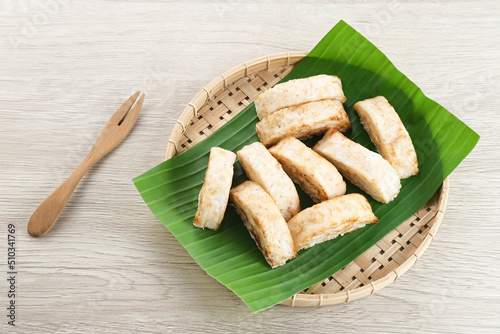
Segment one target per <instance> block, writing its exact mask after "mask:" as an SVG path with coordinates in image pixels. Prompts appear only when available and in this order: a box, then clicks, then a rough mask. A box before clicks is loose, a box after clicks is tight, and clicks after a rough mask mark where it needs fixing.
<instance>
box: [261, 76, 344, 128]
mask: <svg viewBox="0 0 500 334" xmlns="http://www.w3.org/2000/svg"><path fill="white" fill-rule="evenodd" d="M326 99H337V100H339V101H340V102H341V103H344V102H345V101H346V97H345V96H344V92H343V91H342V82H341V80H340V78H339V77H337V76H334V75H326V74H320V75H316V76H312V77H308V78H303V79H295V80H290V81H287V82H284V83H281V84H277V85H276V86H274V87H273V88H271V89H268V90H266V91H265V92H263V93H262V94H260V95H259V96H257V97H256V98H255V100H254V102H255V109H256V111H257V116H258V117H259V119H263V118H264V117H266V116H267V115H269V114H271V113H273V112H275V111H277V110H279V109H282V108H287V107H290V106H295V105H299V104H303V103H307V102H313V101H320V100H326Z"/></svg>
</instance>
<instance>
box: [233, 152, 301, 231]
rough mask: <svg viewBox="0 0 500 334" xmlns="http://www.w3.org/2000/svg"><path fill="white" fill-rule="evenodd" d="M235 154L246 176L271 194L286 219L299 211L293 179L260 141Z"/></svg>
mask: <svg viewBox="0 0 500 334" xmlns="http://www.w3.org/2000/svg"><path fill="white" fill-rule="evenodd" d="M237 154H238V158H239V160H240V164H241V166H242V167H243V169H244V170H245V173H246V174H247V176H248V178H249V179H250V180H252V181H254V182H257V183H258V184H260V185H261V186H262V187H263V188H264V189H265V190H266V191H267V192H268V193H269V195H271V197H272V199H273V200H274V202H275V203H276V206H277V207H278V209H279V211H280V212H281V215H282V216H283V218H285V220H286V221H288V220H289V219H290V218H292V217H293V216H295V215H296V214H297V213H298V212H299V211H300V200H299V195H298V193H297V189H296V188H295V186H294V184H293V181H292V180H291V179H290V177H289V176H288V175H287V174H286V173H285V171H284V170H283V167H281V165H280V163H279V162H278V161H277V160H276V159H275V158H274V157H273V156H272V155H271V153H269V151H268V150H267V149H266V148H265V147H264V145H262V143H259V142H255V143H252V144H250V145H247V146H245V147H243V148H242V149H241V150H239V151H238V152H237Z"/></svg>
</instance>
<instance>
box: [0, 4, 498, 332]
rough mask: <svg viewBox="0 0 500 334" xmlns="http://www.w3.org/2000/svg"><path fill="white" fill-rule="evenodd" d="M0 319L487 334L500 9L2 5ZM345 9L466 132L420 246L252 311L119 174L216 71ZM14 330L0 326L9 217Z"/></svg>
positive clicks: (162, 143)
mask: <svg viewBox="0 0 500 334" xmlns="http://www.w3.org/2000/svg"><path fill="white" fill-rule="evenodd" d="M0 6H1V9H0V59H1V61H0V117H1V121H0V173H1V174H0V226H2V227H1V229H2V230H0V258H1V259H2V261H0V319H2V320H1V321H0V323H1V324H0V332H3V333H6V332H9V333H10V332H13V333H14V332H18V333H80V332H81V333H137V332H140V333H156V332H158V333H159V332H161V333H165V332H172V333H183V332H188V331H190V332H208V333H220V332H242V333H247V332H265V333H271V332H273V333H292V332H302V331H303V332H309V333H326V332H333V331H335V332H353V333H354V332H356V333H357V332H368V333H373V332H385V333H401V332H407V333H416V332H421V331H427V332H434V333H472V332H497V333H498V332H499V331H500V320H499V317H498V311H499V310H500V290H499V288H498V286H499V283H498V282H499V281H500V266H499V265H498V256H499V255H498V254H500V243H499V242H498V240H499V238H500V222H499V218H498V217H499V216H500V212H499V206H500V205H499V204H500V203H499V200H500V195H499V191H498V189H499V188H500V167H499V166H500V153H499V150H498V145H499V143H500V129H499V126H498V124H499V123H500V112H499V110H500V103H499V99H498V97H497V96H496V95H498V91H499V90H500V70H499V65H498V60H499V59H500V4H499V3H498V1H475V2H457V3H451V2H447V3H440V2H437V1H422V2H418V3H414V2H413V1H411V2H408V3H399V2H394V1H392V2H390V3H389V4H387V3H383V2H373V3H372V2H367V1H361V2H360V3H357V4H350V3H349V2H348V1H345V2H342V3H337V4H327V3H316V4H301V3H299V2H296V1H294V2H290V3H279V4H278V3H276V4H271V3H253V2H246V3H226V2H217V3H212V4H211V3H203V2H202V3H200V2H198V3H191V2H167V3H157V2H153V1H133V2H129V1H126V2H125V1H124V2H119V1H85V2H76V1H63V0H43V1H40V2H34V1H33V2H32V1H29V2H28V1H14V0H4V1H1V2H0ZM339 19H344V20H345V21H347V22H348V23H349V24H351V25H352V26H353V27H354V28H356V29H357V30H358V31H359V32H361V33H362V34H364V35H365V36H366V37H367V38H368V39H370V40H371V41H372V42H373V43H374V44H375V45H377V46H378V47H379V48H380V49H381V50H382V51H383V52H385V53H386V54H387V55H388V57H389V58H390V59H391V60H392V61H393V62H394V63H395V64H396V66H397V67H398V68H399V69H400V70H401V71H402V72H403V73H405V74H406V75H408V76H409V77H410V78H411V79H412V80H413V81H414V82H415V83H416V84H417V85H418V86H420V87H421V88H422V89H423V91H424V92H425V93H426V94H427V95H428V96H429V97H431V98H432V99H435V100H436V101H438V102H439V103H441V104H442V105H443V106H444V107H446V108H447V109H449V110H450V111H451V112H453V113H454V114H455V115H456V116H457V117H459V118H460V119H462V120H463V121H464V122H465V123H466V124H468V125H469V126H471V127H472V128H473V129H474V130H475V131H476V132H478V133H479V134H480V135H481V140H480V142H479V144H478V145H477V147H476V148H475V150H474V151H473V152H472V154H470V156H469V157H468V158H467V159H465V161H464V162H463V163H462V164H461V165H460V166H459V167H458V168H457V169H456V170H455V171H454V172H453V174H452V175H451V184H450V186H451V189H450V195H449V202H448V209H447V212H446V215H445V218H444V221H443V223H442V225H441V227H440V229H439V231H438V234H437V236H436V239H435V241H434V242H433V244H432V245H431V246H430V247H429V249H428V250H427V251H426V253H425V254H424V256H423V257H422V258H421V260H420V261H419V262H418V263H417V264H416V265H415V266H414V267H413V268H412V269H410V271H409V272H408V273H406V274H405V275H404V276H403V277H401V278H400V279H399V280H398V281H396V282H395V283H393V284H391V285H390V286H389V287H387V288H385V289H383V290H382V291H380V292H378V293H377V294H376V295H374V296H370V297H367V298H365V299H362V300H359V301H355V302H352V303H348V304H344V305H338V306H330V307H321V308H291V307H286V306H275V307H273V308H271V309H268V310H266V311H264V312H261V313H259V314H256V315H254V314H252V313H251V312H250V310H249V309H248V308H247V307H246V306H245V305H244V304H243V302H241V301H240V300H239V299H238V298H237V297H236V296H235V295H234V294H233V293H232V292H230V291H229V290H228V289H226V288H225V287H224V286H222V285H221V284H219V283H218V282H216V281H215V280H214V279H212V278H211V277H209V276H208V275H207V274H206V273H205V272H204V271H203V270H202V269H200V268H199V267H198V266H197V265H196V264H195V263H194V261H193V260H192V259H191V258H190V256H189V255H188V254H187V253H186V251H185V250H184V249H183V248H182V247H181V246H180V245H179V244H178V243H177V241H176V240H175V239H174V237H173V236H172V235H171V234H170V233H169V232H168V230H167V229H166V228H164V227H163V225H162V224H161V223H160V222H158V221H157V220H156V218H155V217H154V216H153V214H152V213H151V212H150V211H149V209H148V208H147V207H146V205H145V204H144V203H143V201H142V199H141V197H140V196H139V194H138V192H137V191H136V189H135V187H134V185H133V184H132V181H131V179H132V178H133V177H135V176H137V175H139V174H141V173H142V172H144V171H146V170H148V169H149V168H151V167H153V166H155V165H156V164H158V163H159V162H161V161H162V159H163V157H164V154H165V148H166V146H167V140H168V137H169V134H170V132H171V130H172V129H173V126H174V124H175V121H176V119H177V117H178V116H179V115H180V113H181V111H182V110H183V109H184V106H185V105H186V104H187V103H188V102H189V101H190V100H191V98H192V97H193V96H194V95H195V94H196V93H197V92H198V91H199V90H200V89H201V88H202V87H203V86H204V85H206V84H207V83H208V82H209V81H211V80H212V79H213V78H214V77H216V76H217V75H219V74H220V73H222V72H223V71H225V70H227V69H229V68H231V67H233V66H235V65H237V64H239V63H242V62H244V61H246V60H249V59H253V58H256V57H260V56H263V55H267V54H272V53H276V52H282V51H292V50H310V49H311V48H312V47H313V46H314V45H315V44H316V43H317V42H318V41H319V40H320V39H321V38H322V37H323V36H324V35H325V34H326V33H327V31H328V30H329V29H330V28H331V27H332V26H333V25H334V24H335V23H336V22H337V21H338V20H339ZM138 89H141V90H143V91H145V92H146V93H147V98H146V103H145V106H144V108H143V113H142V115H141V117H140V118H139V120H138V123H137V125H136V126H135V128H134V129H133V131H132V133H131V134H130V135H129V137H128V138H127V139H126V140H125V141H124V142H123V143H122V144H121V145H120V146H119V147H118V148H117V149H115V150H114V151H113V152H112V153H111V154H110V155H109V156H107V157H106V158H104V159H103V160H102V161H101V162H100V163H98V164H97V165H96V166H95V167H94V168H93V169H92V170H91V171H90V172H89V173H88V174H87V175H86V176H85V177H84V179H83V180H82V183H81V184H80V185H79V187H78V188H77V189H76V192H75V193H74V195H73V197H72V198H71V200H70V201H69V203H68V206H67V207H66V209H65V210H64V212H63V214H62V216H61V217H60V219H59V221H58V222H57V223H56V226H55V227H54V228H53V229H52V231H50V232H49V234H47V235H46V236H45V237H43V238H39V239H34V238H31V237H30V236H29V235H28V234H27V232H26V225H27V221H28V219H29V217H30V215H31V213H32V212H33V210H34V209H35V208H36V207H37V206H38V204H39V203H40V202H41V201H42V200H43V199H44V198H45V197H46V196H47V195H48V194H49V193H50V192H51V191H52V190H53V189H55V187H57V186H58V185H59V184H60V183H61V182H62V181H63V180H64V179H65V178H66V177H67V176H68V175H69V174H70V173H71V172H72V170H73V169H74V168H75V167H76V166H77V165H78V164H79V163H80V161H81V159H83V157H84V156H85V155H86V153H87V152H88V150H89V149H90V147H91V146H92V143H93V142H94V140H95V139H96V138H97V135H98V134H99V132H100V130H101V128H102V127H103V126H104V124H105V123H106V121H107V120H108V118H109V117H110V115H111V113H112V112H113V111H114V110H116V108H117V107H118V106H119V105H120V104H121V103H122V102H123V101H125V99H126V98H127V97H128V96H129V95H131V93H132V92H134V91H135V90H138ZM8 224H14V225H15V227H16V233H15V235H16V261H17V263H16V265H17V266H16V270H17V277H16V327H15V328H13V327H12V326H8V325H7V320H8V318H7V317H6V316H7V312H8V311H7V310H6V308H7V307H8V306H9V305H8V304H7V303H8V302H9V299H8V297H7V292H8V290H9V285H8V282H7V278H9V277H8V275H7V271H8V268H7V263H6V260H7V225H8Z"/></svg>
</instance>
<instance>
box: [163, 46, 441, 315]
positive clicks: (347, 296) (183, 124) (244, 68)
mask: <svg viewBox="0 0 500 334" xmlns="http://www.w3.org/2000/svg"><path fill="white" fill-rule="evenodd" d="M307 53H308V52H307V51H290V52H281V53H276V54H272V55H268V56H263V57H259V58H255V59H252V60H249V61H246V62H244V63H242V64H240V65H237V66H235V67H233V68H231V69H229V70H227V71H226V72H224V73H222V74H221V75H219V76H218V77H216V78H215V79H213V80H212V81H211V82H210V83H209V84H208V85H206V86H205V87H203V89H202V90H201V91H200V92H199V93H198V94H196V96H195V97H194V98H193V99H192V100H191V101H190V102H189V103H188V105H187V106H186V108H185V109H184V111H183V112H182V114H181V115H180V117H179V118H178V119H177V121H176V124H175V126H174V129H173V131H172V133H171V135H170V138H169V140H168V144H167V149H166V155H165V160H167V159H169V158H171V157H173V156H175V155H177V154H178V153H181V152H182V151H184V150H186V149H188V148H189V147H188V148H183V147H180V146H181V145H180V144H179V141H180V139H181V137H182V136H185V135H186V133H187V130H188V129H189V127H191V126H193V123H192V120H193V119H195V120H196V119H199V117H200V116H203V114H204V112H207V110H208V109H207V108H205V107H206V106H207V104H208V103H210V102H211V101H213V100H214V99H217V97H218V95H220V94H221V92H222V93H223V92H224V91H227V90H228V87H231V85H232V84H233V83H234V82H235V81H237V80H239V79H242V78H249V77H250V76H251V75H254V74H255V73H258V72H259V71H269V70H271V69H273V68H275V67H277V66H283V67H284V68H289V69H290V70H291V67H293V66H294V65H295V64H297V63H298V62H299V61H300V60H301V59H302V58H303V57H305V56H306V55H307ZM279 79H281V78H279ZM248 100H249V102H250V103H252V101H253V99H248ZM244 107H245V106H243V107H242V108H241V109H243V108H244ZM241 109H240V110H238V111H237V112H239V111H241ZM237 112H236V113H234V114H237ZM234 114H233V116H234ZM224 123H225V122H224ZM200 133H201V132H200ZM198 139H199V138H196V140H198ZM196 140H195V141H196ZM448 191H449V178H446V179H445V180H444V181H443V184H442V185H441V187H440V189H438V191H437V192H436V194H438V203H437V208H436V209H437V211H436V214H435V216H434V217H433V218H432V219H431V220H430V221H429V223H430V222H432V226H430V228H429V230H428V231H427V234H426V236H425V238H424V239H423V241H422V242H421V243H420V245H419V246H418V247H417V248H416V249H415V250H414V251H413V252H412V253H411V255H410V256H409V257H408V258H407V259H406V260H405V261H404V262H403V263H401V264H399V265H398V266H397V267H396V268H395V269H394V270H392V271H390V272H388V273H387V274H386V275H384V276H383V277H381V278H378V279H375V280H371V281H370V283H369V284H364V285H363V286H360V287H357V288H354V289H345V290H343V291H339V292H333V293H303V292H299V293H297V294H295V295H294V296H292V297H290V298H288V299H286V300H284V301H283V302H281V303H280V304H282V305H288V306H324V305H334V304H341V303H347V302H350V301H354V300H357V299H360V298H363V297H366V296H369V295H371V294H374V293H375V292H377V291H379V290H381V289H382V288H384V287H386V286H387V285H389V284H390V283H392V282H394V281H396V280H397V279H398V278H399V277H401V276H402V275H403V274H404V273H405V272H407V271H408V270H409V269H410V268H411V267H412V266H413V265H414V264H415V263H416V262H417V261H418V260H419V259H420V258H421V256H422V254H423V253H424V252H425V250H426V249H427V248H428V247H429V245H430V244H431V242H432V240H433V239H434V237H435V234H436V231H437V229H438V228H439V225H440V224H441V222H442V219H443V216H444V213H445V210H446V203H447V200H448ZM435 196H436V195H435ZM424 208H425V206H424ZM410 218H411V217H410ZM405 222H406V221H405ZM405 222H403V223H402V224H401V225H400V226H402V225H403V224H404V223H405ZM429 223H428V224H429ZM398 227H399V226H398ZM396 229H397V228H396ZM389 234H390V233H389ZM389 234H388V235H389ZM388 235H386V237H387V236H388ZM386 237H384V238H383V239H385V238H386ZM383 239H382V240H383ZM367 252H368V251H366V252H365V253H367ZM365 253H363V254H365ZM353 262H354V261H353ZM351 263H352V262H351ZM346 267H347V266H346ZM344 269H345V267H344V268H343V269H341V270H340V271H342V270H344ZM318 284H319V283H318Z"/></svg>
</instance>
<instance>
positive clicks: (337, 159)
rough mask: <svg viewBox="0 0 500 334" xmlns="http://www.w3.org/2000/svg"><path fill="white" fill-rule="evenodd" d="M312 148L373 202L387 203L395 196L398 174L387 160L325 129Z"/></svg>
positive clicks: (397, 190)
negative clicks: (374, 200)
mask: <svg viewBox="0 0 500 334" xmlns="http://www.w3.org/2000/svg"><path fill="white" fill-rule="evenodd" d="M313 150H315V151H316V152H318V153H319V154H320V155H322V156H323V157H325V158H326V159H327V160H328V161H330V162H331V163H332V164H334V165H335V167H337V169H338V170H339V171H340V173H341V174H342V175H343V176H344V177H346V178H347V179H348V180H349V181H351V182H352V183H353V184H355V185H356V186H358V187H359V188H361V189H362V190H364V191H365V192H366V193H367V194H369V195H370V196H372V197H373V198H374V199H376V200H377V201H379V202H382V203H389V202H390V201H392V200H393V199H394V198H395V197H396V196H397V195H398V193H399V189H400V188H401V182H400V180H399V175H398V173H397V172H396V170H395V169H394V168H393V167H392V166H391V165H390V164H389V163H388V162H387V160H385V159H384V158H382V156H381V155H380V154H377V153H375V152H372V151H370V150H369V149H367V148H366V147H364V146H362V145H360V144H358V143H355V142H353V141H352V140H350V139H348V138H347V137H345V136H344V135H343V134H341V133H340V132H338V131H337V130H335V129H332V130H329V131H328V132H327V133H326V134H325V136H324V137H323V138H322V139H321V140H320V141H319V142H318V143H317V144H316V145H315V146H314V147H313Z"/></svg>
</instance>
